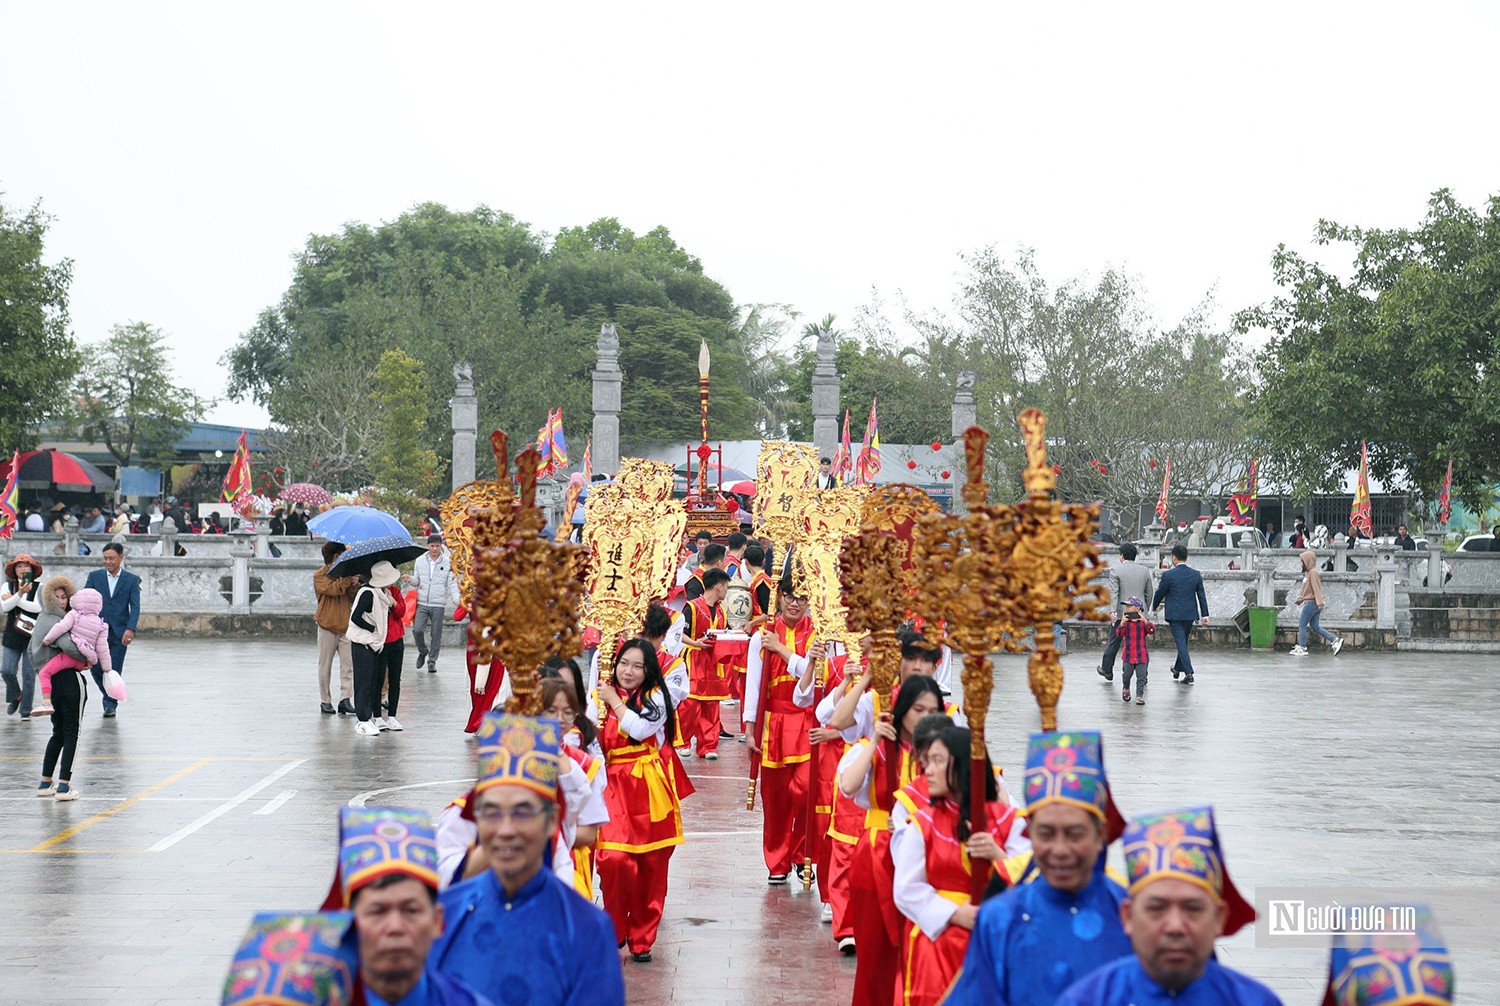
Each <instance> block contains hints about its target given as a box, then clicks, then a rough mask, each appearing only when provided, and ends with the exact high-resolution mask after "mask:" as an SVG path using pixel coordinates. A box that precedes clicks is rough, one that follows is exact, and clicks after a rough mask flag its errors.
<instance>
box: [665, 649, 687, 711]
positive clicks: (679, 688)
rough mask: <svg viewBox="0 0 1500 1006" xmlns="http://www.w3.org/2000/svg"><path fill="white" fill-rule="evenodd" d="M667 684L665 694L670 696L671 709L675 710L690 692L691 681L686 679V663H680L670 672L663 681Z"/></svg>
mask: <svg viewBox="0 0 1500 1006" xmlns="http://www.w3.org/2000/svg"><path fill="white" fill-rule="evenodd" d="M664 680H665V681H666V683H667V694H668V695H670V696H672V708H673V709H676V708H677V707H678V706H680V705H682V700H683V699H685V698H687V697H688V692H689V691H691V690H692V681H691V680H690V679H689V678H688V668H687V661H686V660H684V661H681V662H680V663H678V665H677V666H676V667H674V668H673V669H672V672H671V673H670V674H668V675H667V676H666V678H665V679H664Z"/></svg>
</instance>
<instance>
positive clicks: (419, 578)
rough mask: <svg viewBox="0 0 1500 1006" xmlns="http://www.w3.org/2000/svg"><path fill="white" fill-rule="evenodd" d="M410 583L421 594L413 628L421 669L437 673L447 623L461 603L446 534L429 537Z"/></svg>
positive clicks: (418, 557)
mask: <svg viewBox="0 0 1500 1006" xmlns="http://www.w3.org/2000/svg"><path fill="white" fill-rule="evenodd" d="M406 582H407V584H408V585H410V586H411V587H413V588H415V590H416V592H417V614H416V618H415V619H414V620H413V621H412V626H411V634H412V638H413V639H415V640H416V642H417V668H418V670H420V669H421V667H422V665H423V664H426V665H427V673H428V674H436V673H437V662H438V651H439V650H441V649H442V647H443V620H444V619H445V618H447V616H448V612H450V611H452V610H453V608H454V606H455V605H456V604H457V603H458V583H457V582H456V581H455V580H454V579H453V564H452V561H451V560H450V559H449V557H448V550H447V549H446V548H444V547H443V536H442V535H440V534H434V535H428V537H427V554H426V555H419V556H417V561H416V564H415V566H414V567H413V569H412V571H411V574H410V575H409V576H408V577H407V578H406ZM429 636H430V637H431V639H430V640H429V638H428V637H429Z"/></svg>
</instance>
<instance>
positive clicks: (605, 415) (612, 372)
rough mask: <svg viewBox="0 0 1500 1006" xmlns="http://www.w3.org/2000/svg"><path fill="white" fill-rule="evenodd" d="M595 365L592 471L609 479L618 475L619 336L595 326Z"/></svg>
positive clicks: (621, 378) (606, 327) (609, 328)
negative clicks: (597, 341) (607, 476)
mask: <svg viewBox="0 0 1500 1006" xmlns="http://www.w3.org/2000/svg"><path fill="white" fill-rule="evenodd" d="M598 353H599V356H598V362H597V363H596V364H595V366H594V375H593V376H594V432H593V436H594V452H593V456H592V460H593V466H594V471H596V472H603V473H605V474H608V475H610V476H611V477H613V476H614V475H616V474H618V472H619V471H620V387H621V385H622V384H623V383H624V379H625V375H624V373H623V372H621V370H620V336H619V334H618V333H617V332H616V331H615V326H614V325H611V324H605V325H601V326H599V343H598Z"/></svg>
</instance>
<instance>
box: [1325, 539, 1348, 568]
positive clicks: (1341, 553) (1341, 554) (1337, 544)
mask: <svg viewBox="0 0 1500 1006" xmlns="http://www.w3.org/2000/svg"><path fill="white" fill-rule="evenodd" d="M1329 544H1330V545H1332V546H1333V571H1334V572H1335V573H1347V572H1349V567H1348V565H1347V564H1346V563H1345V558H1346V553H1347V552H1348V551H1349V539H1348V537H1347V536H1346V535H1344V534H1343V532H1340V533H1338V534H1336V535H1334V536H1333V540H1332V541H1331V542H1329Z"/></svg>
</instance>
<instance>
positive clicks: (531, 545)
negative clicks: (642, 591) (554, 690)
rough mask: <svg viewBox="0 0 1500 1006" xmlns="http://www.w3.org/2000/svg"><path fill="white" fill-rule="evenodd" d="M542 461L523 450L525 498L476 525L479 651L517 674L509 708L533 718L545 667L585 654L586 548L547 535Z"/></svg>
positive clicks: (520, 465)
mask: <svg viewBox="0 0 1500 1006" xmlns="http://www.w3.org/2000/svg"><path fill="white" fill-rule="evenodd" d="M540 461H541V458H540V456H539V455H538V454H537V450H536V448H535V447H534V446H532V447H528V448H527V449H526V450H525V451H524V452H522V453H521V455H520V456H519V457H517V458H516V470H517V471H516V474H517V476H518V479H519V482H520V489H521V492H520V496H519V498H517V499H515V500H514V501H513V502H512V504H511V505H510V506H509V507H496V508H492V509H489V510H479V511H478V512H477V513H476V515H475V523H474V568H473V578H474V624H475V625H477V626H480V627H481V631H480V632H479V633H478V635H477V638H476V640H475V650H476V653H477V655H478V656H479V657H481V658H483V659H488V660H490V661H495V660H498V661H500V662H501V663H502V664H503V665H504V666H505V667H506V669H507V670H508V671H509V672H510V676H511V698H510V701H509V702H507V703H506V709H507V710H508V711H509V712H513V713H524V714H526V715H529V716H535V715H537V714H538V713H540V712H541V711H542V697H541V692H540V691H539V690H538V688H537V683H538V682H537V670H538V668H539V667H540V666H541V664H542V663H543V662H544V661H545V660H547V658H549V657H552V656H557V657H561V658H562V659H564V660H566V659H569V658H571V657H574V656H576V655H578V653H579V652H581V649H582V646H581V643H582V640H581V638H580V632H579V619H578V602H579V600H580V599H581V598H582V596H583V578H584V575H585V573H586V571H587V568H588V552H587V550H585V549H583V548H581V547H579V546H577V545H565V544H559V543H557V542H552V541H548V540H546V539H544V538H542V537H541V532H542V528H543V527H544V526H545V524H546V515H545V514H543V513H542V511H541V509H540V508H539V507H538V506H537V505H536V472H537V467H538V465H539V464H540ZM505 474H506V473H505V468H504V461H503V459H502V461H501V468H500V475H501V477H502V478H503V477H504V476H505Z"/></svg>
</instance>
